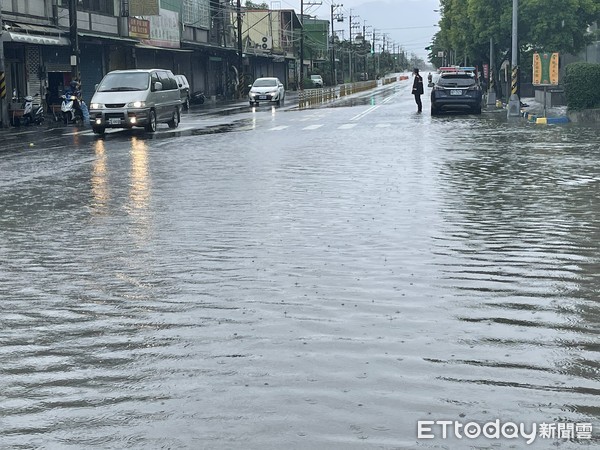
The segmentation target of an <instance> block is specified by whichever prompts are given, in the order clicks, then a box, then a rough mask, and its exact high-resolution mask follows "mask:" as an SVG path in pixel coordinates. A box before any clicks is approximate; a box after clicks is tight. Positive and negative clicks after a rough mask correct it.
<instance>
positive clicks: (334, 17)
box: [331, 4, 344, 86]
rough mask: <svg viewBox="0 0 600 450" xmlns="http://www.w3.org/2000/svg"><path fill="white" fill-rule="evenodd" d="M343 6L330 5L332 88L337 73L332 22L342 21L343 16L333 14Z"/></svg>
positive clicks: (335, 81)
mask: <svg viewBox="0 0 600 450" xmlns="http://www.w3.org/2000/svg"><path fill="white" fill-rule="evenodd" d="M341 6H344V5H334V4H332V5H331V82H332V83H333V85H334V86H336V85H337V72H336V70H335V31H334V29H333V20H334V19H336V20H337V21H338V22H343V21H344V16H343V15H342V14H339V13H338V14H335V15H334V12H335V10H336V9H337V8H339V7H341Z"/></svg>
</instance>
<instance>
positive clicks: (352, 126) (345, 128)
mask: <svg viewBox="0 0 600 450" xmlns="http://www.w3.org/2000/svg"><path fill="white" fill-rule="evenodd" d="M355 126H356V124H355V123H345V124H344V125H340V126H339V127H338V130H349V129H350V128H354V127H355Z"/></svg>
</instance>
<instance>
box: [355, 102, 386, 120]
mask: <svg viewBox="0 0 600 450" xmlns="http://www.w3.org/2000/svg"><path fill="white" fill-rule="evenodd" d="M379 107H381V105H374V106H371V107H370V108H369V109H367V110H366V111H363V112H361V113H360V114H357V115H356V116H354V117H353V118H352V119H350V120H360V119H362V118H363V117H365V116H366V115H367V114H369V113H372V112H373V111H375V110H376V109H377V108H379Z"/></svg>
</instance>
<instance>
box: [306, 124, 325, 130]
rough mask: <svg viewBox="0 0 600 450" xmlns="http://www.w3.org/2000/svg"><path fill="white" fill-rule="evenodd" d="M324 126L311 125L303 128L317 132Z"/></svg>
mask: <svg viewBox="0 0 600 450" xmlns="http://www.w3.org/2000/svg"><path fill="white" fill-rule="evenodd" d="M322 126H323V125H309V126H307V127H304V128H302V129H303V130H316V129H317V128H321V127H322Z"/></svg>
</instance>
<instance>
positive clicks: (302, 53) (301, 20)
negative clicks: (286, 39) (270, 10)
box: [299, 0, 304, 91]
mask: <svg viewBox="0 0 600 450" xmlns="http://www.w3.org/2000/svg"><path fill="white" fill-rule="evenodd" d="M300 25H301V27H300V86H299V88H300V90H301V91H303V90H304V0H300Z"/></svg>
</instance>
